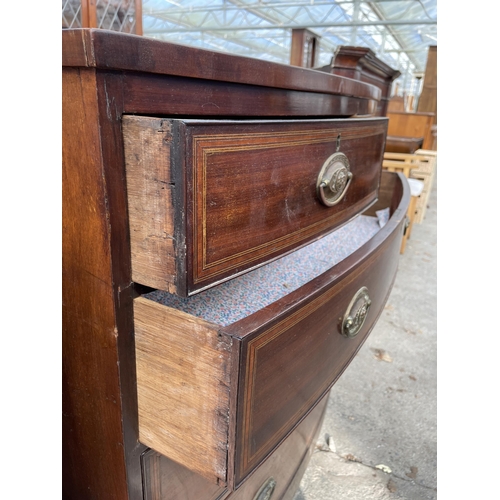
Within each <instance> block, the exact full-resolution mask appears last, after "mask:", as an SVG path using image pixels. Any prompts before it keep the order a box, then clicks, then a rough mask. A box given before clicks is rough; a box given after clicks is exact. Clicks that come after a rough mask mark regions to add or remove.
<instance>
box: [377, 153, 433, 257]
mask: <svg viewBox="0 0 500 500" xmlns="http://www.w3.org/2000/svg"><path fill="white" fill-rule="evenodd" d="M420 151H422V150H420ZM436 160H437V155H425V154H417V153H415V154H406V153H389V152H385V153H384V159H383V161H382V168H383V169H384V170H387V171H389V172H402V173H403V174H404V176H405V177H406V178H407V179H408V182H409V184H410V190H411V200H410V205H409V207H408V212H407V217H408V225H407V226H406V230H405V234H404V236H403V241H402V242H401V250H400V251H401V253H404V251H405V248H406V242H407V240H408V239H409V238H410V235H411V231H412V229H413V224H414V223H421V222H422V220H423V218H424V215H425V210H426V207H427V200H428V197H429V193H430V190H431V187H432V181H433V179H434V171H435V164H436Z"/></svg>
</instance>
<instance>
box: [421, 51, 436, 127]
mask: <svg viewBox="0 0 500 500" xmlns="http://www.w3.org/2000/svg"><path fill="white" fill-rule="evenodd" d="M418 111H419V112H426V113H434V125H437V46H436V45H431V46H430V47H429V52H428V53H427V65H426V68H425V75H424V85H423V87H422V93H421V94H420V98H419V101H418Z"/></svg>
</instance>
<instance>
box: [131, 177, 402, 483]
mask: <svg viewBox="0 0 500 500" xmlns="http://www.w3.org/2000/svg"><path fill="white" fill-rule="evenodd" d="M409 199H410V193H409V188H408V184H407V181H406V179H405V178H404V176H403V175H402V174H395V173H389V172H384V173H383V174H382V184H381V188H380V197H379V201H378V202H377V205H376V206H373V207H371V208H370V209H369V212H365V214H364V215H362V216H360V217H358V218H356V219H354V220H353V221H351V222H350V223H349V224H347V225H345V226H343V227H342V228H340V229H338V230H336V231H333V232H331V233H329V234H327V235H326V236H324V237H322V238H320V239H317V240H316V241H314V242H312V243H310V244H309V245H307V246H305V247H303V248H301V249H300V250H297V251H296V252H294V253H293V254H289V255H287V256H285V257H283V258H281V259H278V260H276V261H274V262H272V263H270V264H267V265H265V266H263V267H260V268H259V269H256V270H254V271H252V272H250V273H247V274H245V275H243V276H240V277H238V278H235V279H234V280H231V281H229V282H227V283H224V284H221V285H220V286H218V287H216V288H214V289H210V290H207V291H205V292H202V293H200V294H197V295H195V296H193V297H189V298H182V297H178V296H176V295H172V294H168V293H166V292H161V291H155V292H151V293H149V294H147V295H144V296H142V297H138V298H136V299H135V300H134V324H135V344H136V363H137V391H138V411H139V439H140V441H141V442H142V443H144V444H145V445H147V446H149V447H150V448H152V449H154V450H156V451H157V452H159V453H161V454H163V455H165V456H167V457H169V458H170V459H172V460H174V461H176V462H178V463H180V464H182V465H184V466H185V467H187V468H189V469H190V470H192V471H194V472H197V473H198V474H200V475H202V476H204V477H206V478H208V479H209V480H211V481H212V482H214V483H216V484H219V485H227V486H228V487H229V488H234V489H236V488H237V487H238V485H239V484H240V483H241V482H242V481H243V480H244V479H245V477H247V476H248V474H249V473H250V472H251V471H252V470H254V469H255V468H256V467H257V466H258V465H259V464H260V463H261V462H262V461H263V460H264V459H265V458H266V457H268V456H269V455H270V454H271V453H272V452H273V450H274V449H276V447H277V446H278V445H279V444H280V443H281V442H282V441H283V440H284V439H285V438H286V437H287V436H288V435H289V434H290V433H291V432H292V431H293V429H294V428H295V427H296V426H297V425H298V424H299V423H300V422H301V421H302V420H303V419H304V418H305V417H306V415H307V414H308V413H309V412H310V411H311V410H312V408H314V406H315V405H316V404H317V403H318V401H320V399H321V398H322V396H324V395H325V394H326V393H327V392H328V390H329V389H330V388H331V387H332V385H333V384H334V382H335V381H336V380H337V378H338V377H339V376H340V374H341V373H342V372H343V370H344V369H345V368H346V367H347V365H348V364H349V362H350V361H351V360H352V358H353V357H354V355H355V354H356V352H357V351H358V349H359V348H360V347H361V345H362V343H363V342H364V340H365V339H366V337H367V335H368V334H369V333H370V331H371V330H372V328H373V326H374V325H375V322H376V320H377V318H378V317H379V315H380V313H381V311H382V309H383V307H384V304H385V302H386V300H387V298H388V295H389V292H390V290H391V287H392V284H393V281H394V278H395V275H396V271H397V265H398V259H399V249H400V246H401V239H402V235H403V230H404V223H405V216H406V211H407V208H408V203H409ZM385 207H389V208H390V218H389V220H388V221H387V222H386V223H385V225H384V226H383V227H381V228H380V227H379V221H378V219H377V218H375V217H373V216H372V215H371V214H374V213H375V211H376V210H378V209H379V208H385ZM262 280H266V283H265V286H264V287H263V288H262V289H261V288H259V282H260V281H262ZM261 290H263V291H265V293H264V292H261ZM263 295H266V296H263ZM233 302H234V303H235V304H239V306H233V305H232V304H233ZM166 304H168V305H166Z"/></svg>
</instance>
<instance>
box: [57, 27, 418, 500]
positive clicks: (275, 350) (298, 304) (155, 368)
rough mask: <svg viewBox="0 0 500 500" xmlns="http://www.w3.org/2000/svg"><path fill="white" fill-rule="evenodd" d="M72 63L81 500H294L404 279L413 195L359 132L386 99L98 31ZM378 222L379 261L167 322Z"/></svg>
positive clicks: (72, 299)
mask: <svg viewBox="0 0 500 500" xmlns="http://www.w3.org/2000/svg"><path fill="white" fill-rule="evenodd" d="M62 59H63V134H62V135H63V152H62V153H63V154H62V157H63V384H64V385H63V496H64V498H74V499H78V500H80V499H85V498H106V499H108V498H111V499H115V498H116V499H120V500H122V499H123V500H126V499H134V500H139V499H141V500H143V499H145V500H150V499H157V498H161V499H162V500H181V499H182V500H191V499H193V500H194V499H197V500H216V499H217V500H222V499H226V498H229V499H230V500H247V499H250V498H258V499H259V500H261V499H263V498H269V497H270V496H271V494H272V495H273V500H274V499H279V498H281V499H291V498H292V497H293V495H294V493H295V491H296V488H297V486H298V481H299V480H300V476H301V474H302V472H303V471H304V469H305V467H306V466H307V461H308V458H309V456H310V454H311V453H312V449H313V448H314V444H315V436H316V435H317V432H318V430H319V426H320V424H321V419H322V415H323V411H324V407H325V404H326V400H327V397H328V393H329V390H330V388H331V387H332V385H333V384H334V383H335V381H336V379H337V378H338V377H339V376H340V374H341V373H342V372H343V370H345V369H346V367H347V366H348V364H349V363H350V361H351V360H352V359H353V357H354V356H355V354H356V352H357V351H358V349H359V348H360V347H361V346H362V344H363V342H364V340H365V339H366V338H367V336H368V335H369V333H370V331H371V330H372V328H373V326H374V324H375V322H376V320H377V318H378V316H379V314H380V313H381V311H382V310H383V308H384V305H385V302H386V300H387V297H388V295H389V291H390V289H391V287H392V284H393V282H394V277H395V274H396V271H397V264H398V259H397V257H398V253H399V248H400V245H401V236H402V232H403V225H404V219H405V213H406V211H407V206H408V203H409V199H410V196H409V189H408V185H407V183H406V182H405V179H404V177H403V176H402V175H398V174H391V173H382V175H381V163H382V155H383V145H384V140H385V135H386V127H387V120H386V119H384V118H368V119H356V120H350V117H351V116H354V115H358V114H368V113H369V110H371V109H373V108H374V105H375V104H374V103H375V102H376V100H377V99H378V98H380V92H379V90H378V89H374V88H373V87H370V86H367V85H365V84H363V83H361V82H356V81H352V80H350V81H347V80H345V79H343V78H341V77H338V76H336V75H327V74H321V73H319V72H315V71H307V70H304V69H302V68H294V67H291V66H284V65H273V64H270V63H267V62H263V61H259V60H255V59H246V58H242V57H234V56H230V55H227V54H221V53H214V52H209V51H202V50H198V49H193V48H189V47H185V46H180V45H172V44H168V43H163V42H159V41H155V40H149V39H145V38H142V37H138V36H132V35H124V34H118V33H115V32H107V31H103V30H87V29H85V30H67V31H63V58H62ZM206 62H208V63H206ZM205 63H206V64H205ZM305 117H307V118H305ZM201 129H203V130H201ZM344 152H345V155H344ZM280 153H281V154H280ZM301 155H302V156H301ZM344 156H345V157H346V158H349V164H348V163H347V161H346V160H345V159H344ZM308 158H311V159H314V160H315V161H314V162H312V161H310V160H307V159H308ZM331 158H333V159H334V160H332V161H330V160H329V159H331ZM304 159H305V161H303V160H304ZM323 162H324V163H323ZM219 169H221V170H220V171H219ZM220 172H226V173H227V175H223V176H222V177H221V176H220V175H219V174H220ZM134 173H135V174H137V175H136V176H135V177H134ZM320 174H321V175H320ZM348 174H351V175H348ZM379 179H380V184H379V182H378V181H379ZM228 183H229V184H228ZM377 191H378V192H377ZM377 197H378V201H377V203H376V204H375V205H373V206H372V207H371V208H370V209H369V210H367V211H366V212H363V211H364V210H365V209H366V207H367V206H369V205H371V204H372V202H373V201H374V200H375V199H376V198H377ZM137 200H142V201H141V202H140V203H135V202H136V201H137ZM325 200H326V201H327V202H329V203H330V204H328V203H325ZM385 207H389V208H390V215H391V216H390V218H389V220H388V221H387V223H386V225H385V226H384V227H383V228H378V227H377V223H376V219H374V218H373V215H374V211H375V210H378V209H380V208H385ZM361 212H363V213H364V215H365V216H366V217H365V216H362V217H358V218H355V219H354V220H355V221H363V220H365V221H366V220H367V221H368V223H369V224H371V226H372V228H373V229H375V232H374V235H373V236H372V237H370V239H369V240H368V241H364V240H363V239H362V238H361V241H360V242H358V245H359V247H357V250H356V251H354V252H353V253H349V254H348V255H345V254H342V252H341V250H342V249H343V248H344V246H345V245H342V244H341V243H342V242H341V241H340V242H339V243H338V244H335V245H330V246H328V252H325V254H326V255H327V256H328V257H331V256H332V255H333V254H334V252H332V250H335V252H339V254H338V260H336V261H335V263H334V264H330V263H329V261H327V262H326V264H327V266H326V268H322V270H321V271H315V274H313V277H312V278H311V277H309V278H307V279H306V280H305V283H301V284H300V285H298V288H294V289H290V290H288V287H289V285H288V280H286V281H284V282H282V283H281V286H280V287H279V292H280V294H281V295H280V298H278V299H276V300H274V299H273V301H272V302H271V303H269V304H268V305H266V306H265V307H262V308H260V309H258V310H257V311H255V312H252V313H250V314H248V315H247V314H244V316H243V317H242V318H241V319H238V320H236V321H234V322H230V323H229V324H225V323H224V322H223V321H222V319H220V320H219V319H217V320H206V319H204V318H202V317H199V316H195V315H193V314H191V313H186V312H184V311H182V310H180V309H177V308H174V307H172V306H167V305H164V304H163V303H161V302H158V301H155V300H153V296H154V295H155V294H157V293H158V294H161V295H162V296H165V295H164V294H166V295H169V296H170V297H175V298H177V299H179V300H181V301H184V300H185V301H188V302H189V301H190V300H191V299H195V298H196V297H198V298H200V297H201V302H202V303H201V305H202V306H204V305H205V306H208V305H210V304H209V301H208V300H204V297H206V295H203V294H204V293H208V292H210V291H213V292H215V293H217V292H218V291H220V290H221V288H222V287H223V286H224V283H221V281H225V283H228V284H230V285H233V284H234V283H235V282H236V280H239V279H246V278H248V277H249V276H250V274H251V273H253V272H255V271H259V270H260V269H263V268H261V267H260V266H262V265H264V264H266V265H273V264H275V263H277V262H278V260H277V257H283V256H284V255H285V254H287V255H286V256H287V257H291V258H296V257H297V256H298V255H299V252H301V251H302V250H304V249H307V248H308V246H307V244H309V243H311V244H316V243H324V242H325V241H327V240H326V239H327V238H329V237H334V238H336V237H338V233H337V232H336V231H333V232H332V229H335V228H337V227H338V226H340V225H342V224H343V223H344V222H346V221H348V220H349V219H350V218H351V217H353V216H354V215H357V214H360V213H361ZM134 220H140V221H142V222H141V223H139V224H138V225H137V226H136V225H134ZM374 221H375V222H374ZM217 222H219V223H220V226H223V227H225V228H226V229H227V231H228V232H227V235H228V236H227V237H224V238H223V241H221V240H220V238H219V237H220V231H219V230H218V224H217ZM144 225H147V227H148V229H153V230H154V231H155V232H154V233H153V232H152V233H150V232H149V231H147V232H146V233H144V235H143V237H142V238H141V237H139V238H138V237H137V232H140V230H141V228H142V227H143V226H144ZM345 227H347V225H346V226H344V227H343V228H341V229H344V228H345ZM279 231H282V232H281V234H278V232H279ZM339 231H340V230H339ZM340 234H343V233H340ZM353 236H356V238H354V237H353ZM362 236H363V233H361V232H360V231H354V233H353V234H352V235H351V236H350V237H347V238H344V239H345V241H347V242H352V241H354V240H355V239H357V238H358V237H362ZM266 238H267V239H266ZM140 242H143V243H144V246H142V245H141V244H140ZM312 242H314V243H312ZM241 245H244V248H242V247H241ZM245 245H246V246H245ZM133 248H134V250H133ZM283 259H284V257H283ZM283 259H279V261H280V262H283ZM229 261H231V265H228V266H226V264H227V263H228V262H229ZM138 262H140V263H141V264H144V266H143V268H146V269H149V268H150V267H149V266H150V265H151V266H153V267H154V266H156V265H159V266H160V268H161V269H163V270H164V271H165V272H164V278H165V281H164V282H163V284H162V285H161V288H160V285H155V288H153V287H151V286H148V284H147V283H145V282H144V281H145V280H143V278H142V277H138V276H142V275H141V274H140V273H139V275H137V274H135V270H137V263H138ZM309 262H310V263H311V264H313V267H312V269H316V268H315V267H314V265H316V264H322V265H324V263H322V262H321V261H319V260H318V259H317V258H316V259H309ZM217 266H220V268H219V267H217ZM225 266H226V267H225ZM252 266H255V267H256V269H254V270H251V269H250V268H252ZM214 269H215V271H214V272H221V273H222V274H220V275H218V276H217V277H216V278H214V280H215V281H212V278H213V276H214V275H212V274H211V273H212V271H213V270H214ZM302 269H303V268H302V267H301V268H300V270H302ZM247 271H248V273H247ZM154 274H155V273H153V275H154ZM266 274H268V273H267V272H266ZM204 278H207V280H206V281H205V282H204V283H203V286H204V287H206V290H200V289H199V288H196V286H197V284H198V283H200V282H201V281H200V279H204ZM266 283H267V282H264V286H265V287H266V289H265V291H266V293H265V294H261V295H267V292H269V293H270V292H271V291H272V290H271V284H276V282H274V281H271V284H266ZM156 288H158V289H156ZM169 291H170V292H175V294H176V295H173V294H169V293H168V292H169ZM186 295H188V296H189V295H192V297H186ZM246 297H247V295H243V296H242V298H241V300H240V301H239V306H241V307H242V308H243V307H244V306H246V305H247V301H246V300H245V298H246ZM248 302H250V303H253V302H252V301H248ZM232 312H234V311H232ZM339 317H342V321H341V322H340V324H339V322H338V318H339ZM305 354H306V355H305Z"/></svg>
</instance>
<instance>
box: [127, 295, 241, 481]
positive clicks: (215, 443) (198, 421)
mask: <svg viewBox="0 0 500 500" xmlns="http://www.w3.org/2000/svg"><path fill="white" fill-rule="evenodd" d="M134 322H135V336H136V360H137V394H138V396H137V397H138V407H139V439H140V441H141V442H142V443H144V444H145V445H147V446H149V447H151V448H153V449H155V450H156V451H158V452H160V453H162V454H163V455H166V456H168V457H169V458H171V459H172V460H175V461H176V462H178V463H180V464H182V465H184V466H186V467H188V468H189V469H190V470H192V471H194V472H197V473H199V474H200V475H202V476H204V477H206V478H208V479H209V480H210V481H211V482H212V483H215V484H220V485H225V484H226V482H227V450H228V436H229V405H230V402H229V386H230V372H231V359H232V358H231V352H232V340H231V338H230V337H229V336H227V335H223V334H219V333H218V332H217V329H216V327H215V325H211V324H209V323H207V322H205V321H202V320H199V319H197V318H194V317H192V316H189V315H187V314H185V313H182V312H180V311H176V310H174V309H170V308H168V307H165V306H161V305H159V304H157V303H155V302H152V301H151V300H147V299H143V298H141V297H139V298H137V299H135V301H134Z"/></svg>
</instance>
